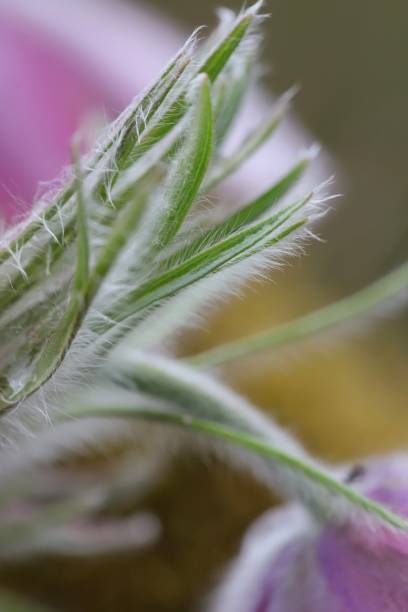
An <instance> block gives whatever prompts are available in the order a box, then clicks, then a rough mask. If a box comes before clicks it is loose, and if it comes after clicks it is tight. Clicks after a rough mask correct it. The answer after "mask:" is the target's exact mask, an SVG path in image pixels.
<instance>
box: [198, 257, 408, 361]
mask: <svg viewBox="0 0 408 612" xmlns="http://www.w3.org/2000/svg"><path fill="white" fill-rule="evenodd" d="M407 289H408V264H404V265H402V266H401V267H400V268H398V269H397V270H395V271H394V272H391V273H390V274H388V275H387V276H385V277H384V278H382V279H380V280H378V281H376V282H375V283H373V284H372V285H369V286H368V287H365V288H364V289H361V290H360V291H357V292H356V293H354V294H353V295H351V296H349V297H346V298H343V299H342V300H339V301H338V302H334V303H333V304H329V305H328V306H324V307H323V308H320V309H319V310H316V311H314V312H311V313H309V314H307V315H305V316H302V317H299V318H298V319H295V320H294V321H289V322H288V323H284V324H283V325H279V326H278V327H273V328H272V329H267V330H264V331H262V332H259V333H256V334H253V335H251V336H248V337H247V338H242V339H238V340H235V341H233V342H229V343H227V344H223V345H221V346H217V347H215V348H213V349H210V350H209V351H205V352H203V353H199V354H198V355H195V356H193V357H190V358H189V362H190V363H192V364H194V365H197V366H201V367H212V366H217V365H221V364H223V363H228V362H231V361H236V360H238V359H243V358H245V357H248V356H250V355H254V354H256V353H259V352H261V351H266V350H270V349H277V348H281V347H283V346H285V345H287V344H291V343H294V342H300V341H302V340H305V339H307V338H313V337H315V336H316V335H318V334H320V333H323V332H325V331H329V330H331V329H333V328H334V327H336V326H338V325H341V324H344V323H347V322H348V321H353V320H354V319H356V318H358V317H361V316H363V315H368V314H370V312H371V311H375V309H377V308H381V307H382V306H384V305H385V304H387V303H388V302H392V300H396V299H397V298H398V296H399V295H401V294H402V293H403V292H404V291H406V290H407Z"/></svg>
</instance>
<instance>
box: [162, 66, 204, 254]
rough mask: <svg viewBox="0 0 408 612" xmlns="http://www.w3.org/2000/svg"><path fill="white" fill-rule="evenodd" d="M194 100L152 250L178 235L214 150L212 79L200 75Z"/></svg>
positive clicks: (194, 84) (171, 172) (165, 244)
mask: <svg viewBox="0 0 408 612" xmlns="http://www.w3.org/2000/svg"><path fill="white" fill-rule="evenodd" d="M192 87H193V88H194V94H193V101H192V105H191V110H190V113H189V116H188V121H187V123H186V127H185V136H184V138H183V141H182V143H181V146H180V151H179V154H178V156H177V158H176V159H175V162H174V163H173V165H172V169H171V171H170V176H169V178H168V181H167V185H166V189H165V192H164V195H163V200H164V202H165V205H164V206H163V207H162V208H161V210H160V211H159V214H158V215H157V219H156V221H155V227H154V229H153V242H152V249H153V252H154V253H156V252H157V249H163V248H165V247H166V246H167V245H168V244H169V243H170V242H171V241H172V240H173V238H174V237H175V235H176V233H177V232H178V230H179V228H180V227H181V225H182V223H183V221H184V219H185V218H186V216H187V213H188V211H189V210H190V208H191V205H192V204H193V202H194V200H195V197H196V195H197V193H198V190H199V188H200V185H201V182H202V180H203V178H204V175H205V173H206V171H207V168H208V163H209V160H210V157H211V152H212V135H213V125H212V109H211V92H210V84H209V80H208V78H207V77H206V76H205V75H200V76H199V77H197V80H196V81H195V82H194V83H193V85H192Z"/></svg>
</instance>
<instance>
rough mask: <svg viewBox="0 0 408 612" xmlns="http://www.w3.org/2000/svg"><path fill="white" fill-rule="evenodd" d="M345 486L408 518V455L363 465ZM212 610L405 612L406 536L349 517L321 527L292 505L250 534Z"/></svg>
mask: <svg viewBox="0 0 408 612" xmlns="http://www.w3.org/2000/svg"><path fill="white" fill-rule="evenodd" d="M348 480H349V481H352V482H353V485H354V486H355V487H356V488H357V489H358V490H359V491H360V492H362V493H364V494H365V495H366V496H368V497H370V498H371V499H373V500H375V501H377V502H380V503H382V504H383V505H385V506H388V507H389V508H390V509H392V510H393V511H394V512H396V513H398V514H399V515H400V516H408V456H391V457H385V458H381V459H376V460H372V461H369V462H367V464H363V465H361V466H358V467H357V468H355V469H353V470H352V471H351V472H350V475H349V478H348ZM211 610H212V611H213V612H221V611H225V610H234V612H406V610H408V535H406V534H404V533H401V532H394V531H393V530H390V529H389V528H388V527H387V528H385V527H383V526H381V525H374V524H370V523H365V522H360V521H359V520H355V519H354V520H353V519H350V521H349V522H345V523H342V524H330V522H328V523H325V524H322V525H318V524H316V522H314V521H312V519H311V518H310V517H309V516H308V515H307V514H306V512H305V511H304V510H303V509H301V508H299V507H297V506H290V507H284V508H282V509H278V510H276V511H273V512H270V513H268V514H266V515H265V516H264V517H263V518H261V519H259V520H258V521H257V522H256V524H255V525H254V526H253V527H252V528H251V529H250V531H249V533H248V535H247V536H246V539H245V540H244V543H243V546H242V549H241V552H240V555H239V557H238V559H237V560H236V561H235V562H234V563H233V565H232V567H231V569H230V571H229V575H228V577H227V579H226V580H225V582H224V583H223V585H222V586H221V588H220V590H219V592H218V594H217V596H216V601H215V603H214V606H213V607H211Z"/></svg>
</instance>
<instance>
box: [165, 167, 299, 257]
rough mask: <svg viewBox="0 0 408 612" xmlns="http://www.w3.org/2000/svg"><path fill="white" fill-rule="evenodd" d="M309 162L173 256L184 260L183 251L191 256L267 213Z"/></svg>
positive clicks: (294, 168) (291, 170) (294, 169)
mask: <svg viewBox="0 0 408 612" xmlns="http://www.w3.org/2000/svg"><path fill="white" fill-rule="evenodd" d="M308 163H309V160H308V159H307V158H305V159H302V160H301V161H300V162H298V163H297V164H296V165H295V166H293V168H291V169H290V170H289V172H288V173H287V174H286V175H285V176H283V177H282V178H281V179H280V180H279V181H278V182H277V183H275V184H274V185H272V187H270V188H269V189H268V190H267V191H265V192H264V193H263V194H261V195H260V196H258V197H257V198H255V200H253V201H252V202H249V203H248V204H246V205H245V206H242V207H241V208H239V209H238V210H237V211H236V212H234V213H232V215H230V216H229V217H227V218H226V219H225V220H224V221H222V222H221V223H219V224H218V225H216V226H215V227H213V228H212V229H210V230H208V231H207V232H204V233H202V234H201V235H199V236H198V237H197V238H195V239H194V240H193V241H192V242H191V243H189V244H187V245H186V246H185V247H183V249H181V250H180V251H178V252H177V253H176V254H175V255H174V256H173V258H174V260H176V261H183V260H184V259H185V258H186V257H184V256H183V252H184V253H186V254H187V255H188V256H191V255H192V254H195V253H197V252H199V251H200V250H202V249H203V248H204V247H208V246H210V245H212V244H215V243H216V242H219V241H220V240H221V239H223V238H226V237H227V236H229V235H231V234H233V233H234V232H236V231H237V230H239V229H241V228H242V227H244V226H246V225H249V224H250V223H253V222H254V221H256V220H257V219H259V217H261V216H263V215H264V214H265V213H267V212H268V211H269V210H270V209H271V208H272V207H273V206H275V205H276V204H277V203H278V202H279V200H280V199H281V198H282V197H283V196H284V195H285V194H286V193H287V192H288V191H289V189H290V188H291V187H292V186H293V185H294V184H295V183H296V181H297V180H298V179H299V178H300V176H301V175H302V174H303V172H304V170H305V169H306V168H307V166H308ZM280 214H281V213H280V212H279V213H277V215H276V218H277V219H278V218H279V215H280Z"/></svg>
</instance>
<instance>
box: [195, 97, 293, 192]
mask: <svg viewBox="0 0 408 612" xmlns="http://www.w3.org/2000/svg"><path fill="white" fill-rule="evenodd" d="M293 94H294V90H290V91H289V92H287V93H286V94H284V95H283V96H282V98H281V99H280V100H279V101H278V103H277V109H276V110H274V112H273V113H272V116H271V117H270V119H268V120H266V121H262V123H261V124H260V126H259V127H258V128H257V129H254V130H253V132H252V133H249V134H248V135H247V136H246V137H245V138H244V139H243V140H242V142H241V143H240V144H239V145H238V146H237V148H236V152H235V153H233V154H231V155H229V156H228V157H226V158H223V157H220V158H218V159H216V160H215V163H214V165H213V169H212V171H211V172H210V173H209V176H208V178H207V180H206V181H205V183H204V185H203V191H204V192H207V191H210V190H211V189H214V187H216V186H217V185H218V184H219V183H221V182H222V181H223V180H224V179H226V178H227V177H228V176H230V175H231V174H233V173H234V172H236V170H238V168H240V166H242V165H243V164H244V163H245V162H246V161H247V160H248V159H249V158H250V157H251V156H252V155H253V154H254V153H255V152H256V151H257V150H258V149H259V148H260V147H261V146H262V145H263V144H264V143H265V142H266V141H267V140H268V138H269V137H270V136H271V135H272V134H273V133H274V132H275V130H276V129H277V128H278V127H279V125H280V124H281V122H282V120H283V119H284V117H285V116H286V114H287V112H288V110H289V108H290V101H291V99H292V97H293Z"/></svg>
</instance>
